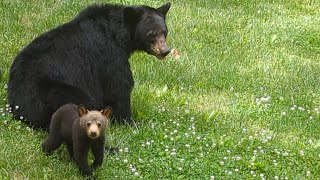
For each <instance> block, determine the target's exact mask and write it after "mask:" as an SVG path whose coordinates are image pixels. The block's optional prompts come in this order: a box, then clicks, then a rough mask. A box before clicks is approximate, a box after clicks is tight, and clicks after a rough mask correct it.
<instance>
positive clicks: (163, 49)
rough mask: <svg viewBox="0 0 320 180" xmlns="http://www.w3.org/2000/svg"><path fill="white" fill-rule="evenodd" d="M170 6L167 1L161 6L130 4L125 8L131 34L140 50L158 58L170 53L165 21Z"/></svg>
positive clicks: (125, 16)
mask: <svg viewBox="0 0 320 180" xmlns="http://www.w3.org/2000/svg"><path fill="white" fill-rule="evenodd" d="M170 6H171V4H170V3H167V4H164V5H162V6H161V7H159V8H152V7H148V6H128V7H126V8H125V9H124V12H123V15H124V19H125V22H126V24H128V25H129V27H131V28H130V29H131V31H132V33H131V36H133V37H132V38H133V39H134V41H135V43H136V44H137V47H136V48H137V49H138V50H143V51H145V52H147V53H148V54H152V55H154V56H156V57H157V58H158V59H164V58H165V57H166V56H167V55H168V54H169V53H170V51H171V50H170V48H169V47H168V46H167V42H166V37H167V34H168V29H167V25H166V22H165V18H166V14H167V12H168V11H169V9H170Z"/></svg>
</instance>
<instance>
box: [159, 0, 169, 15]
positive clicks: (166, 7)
mask: <svg viewBox="0 0 320 180" xmlns="http://www.w3.org/2000/svg"><path fill="white" fill-rule="evenodd" d="M170 7H171V3H170V2H168V3H166V4H164V5H162V6H161V7H159V8H158V9H157V10H158V12H160V13H161V14H163V17H165V16H166V14H167V12H168V11H169V9H170Z"/></svg>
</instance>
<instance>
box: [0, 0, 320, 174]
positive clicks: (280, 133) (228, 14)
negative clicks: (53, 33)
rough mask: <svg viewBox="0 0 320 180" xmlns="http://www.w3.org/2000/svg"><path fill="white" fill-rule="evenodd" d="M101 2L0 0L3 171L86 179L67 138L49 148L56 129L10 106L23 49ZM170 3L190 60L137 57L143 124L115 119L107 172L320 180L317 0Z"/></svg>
mask: <svg viewBox="0 0 320 180" xmlns="http://www.w3.org/2000/svg"><path fill="white" fill-rule="evenodd" d="M92 2H93V1H90V0H84V1H72V2H71V1H63V0H57V1H40V0H32V1H31V0H28V1H22V0H3V1H1V2H0V15H1V17H2V18H1V20H0V32H1V33H0V56H1V59H0V64H1V66H0V69H1V76H2V78H1V84H0V86H1V89H0V106H1V109H0V111H1V112H0V147H1V148H0V157H1V158H0V179H27V178H28V179H79V178H80V177H81V176H80V175H79V172H78V169H77V168H76V166H75V165H74V163H72V162H70V161H69V159H68V156H67V150H66V148H65V147H63V148H60V149H59V150H58V151H57V152H55V153H54V154H53V155H52V156H45V155H44V154H43V153H42V152H41V149H40V144H41V142H42V141H43V139H44V138H45V137H46V136H47V134H46V133H45V132H41V131H37V130H33V129H30V128H28V127H27V126H26V125H24V124H21V123H20V122H17V121H15V120H12V118H11V116H10V115H9V114H8V113H6V99H5V98H6V90H5V84H6V81H7V78H8V71H9V67H10V65H11V62H12V60H13V58H14V57H15V55H16V54H17V53H18V52H19V51H20V50H21V48H23V47H24V46H25V45H26V44H28V43H29V42H30V41H31V40H32V39H33V38H35V37H36V36H38V35H39V34H41V33H42V32H44V31H46V30H48V29H50V28H53V27H55V26H57V25H59V24H62V23H64V22H67V21H68V20H70V19H72V18H73V17H74V16H75V15H76V14H77V13H78V12H79V11H80V10H81V9H82V8H84V7H86V6H87V5H88V4H91V3H92ZM100 2H102V1H100ZM112 2H115V3H125V4H147V5H150V6H154V7H157V6H160V5H161V4H163V3H164V2H165V1H161V2H159V1H147V0H134V1H129V0H119V1H116V0H113V1H112ZM171 2H172V8H171V9H170V11H169V13H168V18H167V24H168V27H169V31H170V33H169V36H168V43H169V44H170V46H171V47H173V48H176V49H178V50H179V51H180V52H181V58H180V59H175V58H172V57H169V58H167V60H165V61H159V60H157V59H156V58H154V57H152V56H150V55H147V54H145V53H137V54H134V55H133V56H132V57H131V59H130V63H131V66H132V71H133V73H134V78H135V82H136V86H135V88H134V91H133V93H132V107H133V117H134V120H135V121H136V122H137V125H136V127H128V126H111V127H110V128H109V129H108V132H107V143H109V144H111V145H112V146H117V147H119V148H121V150H122V151H121V152H119V153H118V154H116V155H112V156H106V158H105V161H104V163H103V166H102V167H101V168H99V169H98V170H97V171H95V175H96V176H97V177H98V179H138V178H142V179H210V178H211V179H213V178H215V179H320V175H319V172H320V163H319V162H320V131H319V129H320V121H319V120H320V81H319V77H320V3H319V1H315V0H280V1H271V0H266V1H262V0H256V1H254V0H250V1H246V0H234V1H231V0H229V1H218V0H212V1H208V0H190V1H188V2H185V1H176V0H174V1H171ZM91 159H92V158H91Z"/></svg>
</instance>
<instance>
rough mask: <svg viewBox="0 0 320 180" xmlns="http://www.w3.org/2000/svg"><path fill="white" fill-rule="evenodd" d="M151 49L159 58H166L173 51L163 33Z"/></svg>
mask: <svg viewBox="0 0 320 180" xmlns="http://www.w3.org/2000/svg"><path fill="white" fill-rule="evenodd" d="M151 50H152V51H153V54H154V55H155V56H156V57H157V58H158V59H164V58H165V57H166V56H167V55H168V54H169V53H170V52H171V49H170V48H169V47H168V45H167V42H166V38H165V37H164V36H163V35H162V36H160V37H159V38H157V40H156V41H155V43H154V44H152V45H151Z"/></svg>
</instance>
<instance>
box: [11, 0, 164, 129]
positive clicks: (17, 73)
mask: <svg viewBox="0 0 320 180" xmlns="http://www.w3.org/2000/svg"><path fill="white" fill-rule="evenodd" d="M169 8H170V3H167V4H164V5H163V6H161V7H159V8H152V7H148V6H123V5H110V4H104V5H93V6H90V7H88V8H86V9H85V10H83V11H82V12H81V13H80V14H79V15H78V16H77V17H76V18H75V19H73V20H71V21H70V22H68V23H66V24H64V25H61V26H59V27H57V28H55V29H53V30H50V31H48V32H46V33H44V34H42V35H40V36H39V37H37V38H36V39H34V40H33V41H32V42H31V43H30V44H29V45H27V46H26V47H25V48H24V49H23V50H22V51H21V52H20V53H19V54H18V55H17V57H16V58H15V60H14V61H13V64H12V66H11V69H10V75H9V83H8V101H9V104H10V106H11V108H15V107H19V108H16V109H15V110H14V116H15V118H17V119H23V120H24V121H25V122H27V123H28V124H30V125H31V126H33V127H40V128H44V129H48V127H49V124H50V118H51V116H52V114H53V113H54V112H55V111H56V110H57V109H58V108H59V107H60V106H62V105H64V104H67V103H75V104H84V105H85V106H86V107H88V108H89V109H101V108H103V107H105V106H111V107H112V108H113V115H114V116H115V117H116V119H117V120H118V122H124V121H128V122H130V121H131V107H130V93H131V90H132V88H133V84H134V82H133V77H132V72H131V70H130V65H129V62H128V59H129V57H130V55H131V54H132V53H133V52H135V51H139V50H141V51H145V52H147V53H149V54H152V55H154V56H156V57H157V58H159V59H163V58H164V57H165V56H166V55H167V54H169V52H170V49H169V48H168V47H167V44H166V36H167V33H168V30H167V26H166V23H165V16H166V14H167V12H168V10H169Z"/></svg>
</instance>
